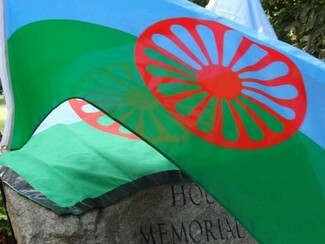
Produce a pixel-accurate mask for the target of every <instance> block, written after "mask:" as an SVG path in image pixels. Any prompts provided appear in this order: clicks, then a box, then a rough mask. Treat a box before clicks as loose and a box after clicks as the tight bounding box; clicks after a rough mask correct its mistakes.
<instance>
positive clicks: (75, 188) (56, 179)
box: [0, 122, 177, 207]
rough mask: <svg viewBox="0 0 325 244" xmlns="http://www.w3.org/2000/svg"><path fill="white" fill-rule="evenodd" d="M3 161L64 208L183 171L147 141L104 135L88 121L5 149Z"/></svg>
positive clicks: (48, 131)
mask: <svg viewBox="0 0 325 244" xmlns="http://www.w3.org/2000/svg"><path fill="white" fill-rule="evenodd" d="M0 164H2V165H5V166H7V167H10V168H11V169H13V170H14V171H15V172H17V173H18V174H19V175H21V176H22V177H23V178H24V179H25V180H26V181H27V182H28V183H29V184H30V185H31V186H33V187H34V188H35V189H37V190H38V191H40V192H42V193H43V194H44V195H45V196H47V197H48V198H49V199H50V200H52V201H54V202H56V203H57V204H59V205H60V206H61V207H70V206H73V205H74V204H76V203H77V202H80V201H82V200H84V199H86V198H95V197H98V196H100V195H103V194H105V193H107V192H109V191H111V190H114V189H115V188H117V187H119V186H121V185H124V184H126V183H130V182H132V181H134V180H136V179H139V178H141V177H143V176H147V175H151V174H153V173H157V172H162V171H167V170H177V168H176V167H175V166H174V165H173V164H172V163H170V162H169V161H168V160H166V159H165V158H164V157H162V156H161V155H160V154H159V153H157V152H156V151H155V150H154V149H152V148H151V147H150V146H148V145H147V144H146V143H144V142H143V141H140V140H130V139H126V138H123V137H120V136H116V135H112V134H108V133H102V132H101V131H99V130H97V129H94V128H92V127H91V126H89V125H87V124H86V123H84V122H78V123H76V124H72V125H56V126H53V127H51V128H49V129H48V130H45V131H43V132H41V133H39V134H37V135H35V136H33V138H32V139H31V140H30V141H29V142H28V143H27V144H26V145H25V146H24V147H23V148H22V149H20V150H18V151H15V152H10V153H5V154H4V155H3V157H2V158H1V162H0Z"/></svg>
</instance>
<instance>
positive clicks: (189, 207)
mask: <svg viewBox="0 0 325 244" xmlns="http://www.w3.org/2000/svg"><path fill="white" fill-rule="evenodd" d="M4 190H5V194H6V198H7V209H8V212H9V216H10V218H11V221H12V224H13V229H14V233H15V237H16V239H17V241H18V243H33V244H37V243H40V244H44V243H60V244H64V243H109V244H110V243H112V244H129V243H135V244H138V243H153V244H162V243H164V244H167V243H249V244H251V243H256V241H255V240H254V239H253V238H252V237H251V236H250V235H249V234H248V233H247V232H246V231H245V230H244V229H243V227H241V226H240V225H239V224H238V223H237V222H236V220H235V219H234V218H233V217H232V216H231V215H230V214H229V213H227V212H226V211H225V210H224V209H223V208H222V207H221V206H220V205H219V204H218V203H216V202H215V201H214V200H212V198H211V197H210V196H208V195H207V194H206V193H205V192H204V191H203V190H202V189H201V188H199V187H198V186H197V185H196V184H193V183H186V184H177V185H163V186H159V187H152V188H149V189H146V190H143V191H141V192H138V193H136V194H134V195H132V196H129V197H127V198H125V199H123V200H121V201H119V202H117V203H116V204H113V205H111V206H109V207H107V208H105V209H101V210H93V211H90V212H87V213H85V214H83V215H80V216H58V215H57V214H55V213H54V212H52V211H50V210H47V209H46V208H44V207H42V206H40V205H38V204H35V203H34V202H32V201H30V200H28V199H26V198H25V197H22V196H20V195H19V194H17V193H16V192H15V191H13V190H12V189H11V188H9V187H5V188H4Z"/></svg>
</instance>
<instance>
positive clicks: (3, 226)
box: [0, 193, 11, 236]
mask: <svg viewBox="0 0 325 244" xmlns="http://www.w3.org/2000/svg"><path fill="white" fill-rule="evenodd" d="M1 234H4V235H8V236H9V235H11V232H10V227H9V224H8V217H7V213H6V210H5V208H4V202H3V198H2V195H1V193H0V235H1Z"/></svg>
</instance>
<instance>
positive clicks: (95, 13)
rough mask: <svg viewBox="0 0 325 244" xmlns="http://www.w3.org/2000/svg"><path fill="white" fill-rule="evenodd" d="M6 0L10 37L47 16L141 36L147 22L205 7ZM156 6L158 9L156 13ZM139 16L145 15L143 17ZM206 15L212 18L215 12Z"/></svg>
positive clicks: (134, 0) (109, 0)
mask: <svg viewBox="0 0 325 244" xmlns="http://www.w3.org/2000/svg"><path fill="white" fill-rule="evenodd" d="M5 2H6V7H7V9H10V11H7V14H8V15H7V18H9V21H8V22H10V25H9V26H7V36H8V37H10V36H11V35H12V34H13V33H14V32H15V31H16V30H18V29H19V28H21V27H22V26H24V25H27V24H29V23H32V22H36V21H40V20H48V19H68V20H79V21H85V22H90V23H93V24H98V25H104V26H110V27H112V28H116V29H119V30H122V31H126V32H128V33H130V34H133V35H135V36H138V35H139V34H140V33H142V32H143V30H144V29H146V28H147V27H148V26H150V25H152V24H153V23H155V22H158V21H160V20H163V19H167V18H171V17H180V16H182V17H186V16H188V17H191V16H192V17H193V13H195V12H192V11H189V10H190V9H192V8H196V11H197V16H196V17H199V13H200V12H201V11H202V10H204V9H203V8H201V7H199V6H196V5H194V4H192V3H190V2H189V1H187V0H182V1H179V0H178V1H165V0H155V1H147V0H128V1H121V0H55V1H53V0H33V1H32V2H30V1H26V0H5ZM171 2H175V3H176V4H171ZM153 9H157V10H159V11H155V12H154V14H153V12H152V10H153ZM204 11H206V10H204ZM121 13H123V14H121ZM194 15H195V14H194ZM125 16H127V19H126V18H125ZM139 16H141V17H143V18H141V20H140V19H139ZM201 17H202V16H201ZM206 17H207V18H210V19H212V16H210V17H208V16H206ZM8 22H7V23H8ZM134 23H137V24H136V25H134Z"/></svg>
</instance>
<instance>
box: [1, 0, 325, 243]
mask: <svg viewBox="0 0 325 244" xmlns="http://www.w3.org/2000/svg"><path fill="white" fill-rule="evenodd" d="M4 12H5V15H4V16H5V19H4V26H5V32H4V33H5V35H4V40H3V42H4V44H5V46H6V50H7V56H6V61H7V65H6V67H7V70H8V74H9V77H10V83H8V84H6V85H5V87H7V88H10V92H11V95H12V96H11V97H10V98H9V96H7V97H6V99H7V101H9V105H11V106H12V109H13V113H12V116H11V117H10V120H9V122H8V123H7V127H6V134H5V138H4V141H3V143H4V144H5V145H7V146H8V148H9V149H10V152H4V154H3V156H2V158H1V164H2V165H4V166H6V167H9V168H10V169H12V170H13V171H14V172H16V173H17V174H19V175H20V176H21V177H23V178H24V179H25V180H26V181H27V182H28V183H29V184H30V185H31V186H32V187H33V188H35V189H36V190H38V191H39V192H41V193H43V194H44V195H45V196H46V197H47V198H49V199H50V200H52V201H53V202H55V203H56V204H58V205H59V206H61V207H71V206H73V205H74V204H76V203H77V202H80V201H83V200H85V198H93V197H97V196H99V195H100V194H103V193H105V192H109V191H111V190H113V189H117V186H124V185H125V184H127V183H128V182H132V181H136V180H138V179H140V178H141V177H145V176H147V175H154V174H155V173H159V172H167V171H168V172H177V171H176V170H177V168H176V167H175V166H177V167H178V168H179V169H181V170H182V172H184V173H185V174H186V175H187V176H189V177H190V178H191V179H192V180H194V181H196V182H197V183H198V184H200V185H201V186H202V187H203V188H205V189H206V190H207V191H208V192H209V193H210V194H211V195H212V196H213V197H214V198H215V199H217V200H218V201H219V202H220V203H221V204H222V205H223V206H224V207H225V208H226V209H228V210H229V211H230V212H231V213H232V214H233V215H234V216H235V217H236V218H237V219H238V220H239V221H240V222H241V223H242V224H243V225H244V226H245V227H246V228H247V229H248V231H250V233H252V235H253V236H254V237H255V238H256V239H257V240H258V241H261V242H266V243H268V242H272V243H275V242H283V243H321V242H322V241H323V239H324V237H325V233H324V231H323V226H324V225H325V199H324V193H325V182H324V179H325V178H324V174H325V173H324V166H323V164H324V163H325V152H324V147H325V139H324V138H325V137H324V126H323V125H324V120H325V115H324V114H325V113H324V112H325V111H324V107H323V105H324V104H325V98H324V96H323V93H324V91H325V81H324V78H323V77H325V65H324V63H323V62H321V61H320V60H317V59H315V58H313V57H311V56H309V55H308V54H306V53H304V52H303V51H300V50H297V49H295V48H293V47H291V46H289V45H287V44H284V43H282V42H280V41H278V40H276V39H274V38H269V37H267V36H265V35H262V34H258V33H257V32H255V31H252V30H250V29H248V28H245V27H243V26H241V25H238V24H237V23H235V22H233V21H230V20H227V19H224V18H222V17H218V16H216V15H215V14H214V13H213V12H211V11H209V10H206V9H203V8H200V7H198V6H195V5H194V4H191V3H189V2H187V1H181V0H177V1H176V0H155V1H149V0H137V1H133V0H130V1H127V2H126V1H117V0H110V1H105V0H96V1H94V0H92V1H90V0H89V1H79V0H64V1H61V0H59V1H49V0H34V1H33V3H32V4H31V3H28V2H27V1H24V0H10V1H9V0H8V1H4ZM71 98H75V99H77V100H72V101H70V102H69V103H70V105H69V106H70V107H73V110H74V112H75V113H76V114H77V115H78V116H79V117H82V116H85V117H83V118H86V117H88V118H89V120H88V122H84V121H80V123H77V125H78V126H79V127H80V128H79V129H78V128H77V127H78V126H77V127H74V125H76V123H73V126H72V124H67V125H64V126H63V125H54V126H52V127H50V128H49V129H48V130H46V131H45V130H43V131H42V130H41V128H39V131H36V129H37V127H38V125H39V124H40V123H41V122H42V121H43V120H44V119H45V117H46V116H47V115H48V114H50V112H51V111H52V110H53V109H54V108H56V107H57V106H59V105H60V104H61V103H63V102H65V101H67V100H69V99H71ZM78 99H79V100H78ZM80 99H83V100H84V101H86V102H87V103H89V104H91V105H92V106H90V105H89V104H87V103H85V102H83V101H81V100H80ZM71 102H72V104H71ZM100 111H102V112H104V113H105V114H106V115H107V116H108V117H106V116H104V117H103V114H101V115H99V113H98V112H100ZM85 114H86V115H85ZM94 118H95V119H94ZM85 120H86V119H85ZM115 122H118V123H119V124H120V125H122V126H123V127H120V126H119V125H116V124H115ZM94 124H95V125H96V126H94ZM100 125H103V126H104V127H105V128H107V127H108V125H113V126H112V127H111V131H110V133H106V134H103V133H102V132H100V131H99V129H98V128H99V127H100ZM114 126H115V129H114V128H113V127H114ZM116 127H118V128H116ZM54 129H55V130H54ZM56 129H58V131H60V133H57V132H56ZM81 129H82V130H81ZM87 129H88V130H89V132H82V131H83V130H87ZM112 130H113V132H114V133H112ZM131 132H132V133H131ZM35 133H36V134H35ZM44 133H48V134H47V135H48V136H50V137H48V136H45V134H44ZM96 133H98V134H97V135H95V134H96ZM33 134H34V136H33V139H32V140H30V141H29V139H30V137H31V136H32V135H33ZM42 135H44V137H43V136H42ZM71 135H72V136H73V137H74V138H73V139H71V141H69V140H70V139H68V137H70V136H71ZM104 135H105V136H104ZM128 136H129V137H130V136H131V137H133V136H134V137H136V138H138V139H133V141H131V140H132V139H130V138H128ZM49 138H53V140H52V139H51V140H50V139H49ZM114 138H115V139H116V141H117V140H122V139H123V138H124V139H125V140H126V144H125V145H126V146H124V147H123V146H122V147H121V148H120V147H118V146H116V145H117V144H118V143H117V144H114V145H113V144H111V147H110V148H109V151H107V152H106V153H105V154H103V153H102V150H104V151H105V150H106V149H107V150H108V146H107V145H110V144H109V143H113V142H112V141H113V140H114ZM139 139H141V140H139ZM53 141H55V143H54V142H53ZM37 147H42V148H41V149H35V148H37ZM129 149H130V151H128V150H129ZM55 150H56V151H57V152H58V153H57V154H56V155H55V156H53V157H54V158H53V161H54V162H56V165H57V167H52V168H51V167H49V164H48V163H47V160H48V157H46V155H48V154H50V153H52V152H53V151H55ZM66 151H67V153H66ZM142 152H143V153H142ZM111 153H112V154H111ZM138 153H139V154H138ZM141 153H142V154H141ZM89 154H92V155H95V156H89ZM96 154H97V155H96ZM78 155H79V156H81V157H78V158H77V156H78ZM107 155H109V156H107ZM122 156H123V158H122ZM80 158H81V159H80ZM98 158H100V159H98ZM143 159H147V161H146V160H143ZM92 160H94V161H93V163H89V162H91V161H92ZM96 160H97V161H96ZM124 160H125V161H124ZM142 160H143V161H144V162H145V163H144V164H141V167H143V170H139V167H140V166H139V165H140V163H139V161H142ZM155 160H157V165H159V167H161V168H156V166H154V163H155V162H154V161H155ZM73 161H75V162H76V163H72V162H73ZM105 161H106V162H107V161H109V162H112V165H114V166H112V167H111V166H109V167H110V168H107V170H106V169H105V167H106V165H107V164H105ZM171 163H172V164H171ZM80 165H81V166H82V167H81V166H80ZM174 165H175V166H174ZM78 167H81V168H82V169H83V170H82V171H78V169H80V168H78ZM87 167H88V168H87ZM107 167H108V166H107ZM84 169H88V170H87V171H86V172H87V173H86V174H84V172H85V171H84ZM146 169H148V171H147V172H145V173H143V172H144V171H145V170H146ZM105 170H106V171H107V172H104V171H105ZM137 170H138V171H141V174H142V175H141V176H139V175H138V173H137V172H136V171H137ZM108 171H109V172H108ZM31 172H33V173H31ZM41 174H42V175H41ZM102 174H103V175H102ZM108 175H109V178H107V176H108ZM121 175H124V176H125V175H126V176H127V177H126V178H121ZM44 177H45V178H46V177H49V179H51V184H46V185H45V184H42V182H43V183H44V181H42V180H40V178H44ZM88 177H89V183H87V182H86V181H85V180H84V179H87V178H88ZM80 181H83V182H84V185H85V187H88V185H89V188H88V189H85V191H82V190H79V188H76V186H77V185H78V184H79V182H80ZM109 184H111V187H112V188H108V187H107V186H108V185H109ZM57 189H60V191H62V192H61V196H60V197H57V196H53V195H51V193H53V192H54V190H55V191H58V190H57ZM98 189H100V190H98ZM71 193H73V194H75V195H76V197H75V198H74V196H71V195H70V194H71ZM90 193H92V194H93V195H91V196H89V194H90ZM113 194H120V193H119V192H116V191H113Z"/></svg>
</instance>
